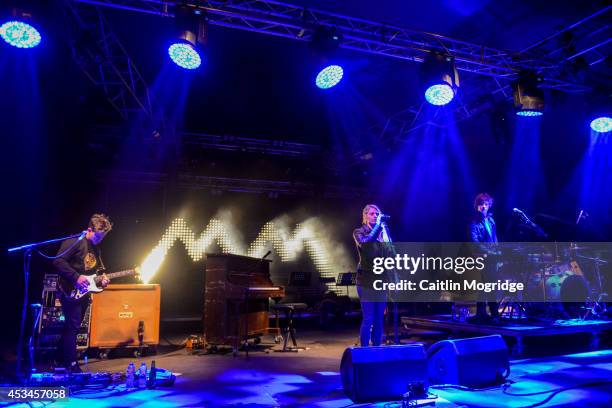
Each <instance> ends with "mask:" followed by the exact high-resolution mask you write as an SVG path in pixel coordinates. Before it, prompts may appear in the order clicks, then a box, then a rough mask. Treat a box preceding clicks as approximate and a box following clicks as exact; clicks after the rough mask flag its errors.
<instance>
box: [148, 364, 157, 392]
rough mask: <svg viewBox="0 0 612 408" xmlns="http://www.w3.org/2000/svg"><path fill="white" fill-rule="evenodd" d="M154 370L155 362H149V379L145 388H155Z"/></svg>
mask: <svg viewBox="0 0 612 408" xmlns="http://www.w3.org/2000/svg"><path fill="white" fill-rule="evenodd" d="M156 374H157V373H156V370H155V360H153V361H151V369H150V370H149V378H147V388H149V389H151V388H155V381H156V380H157V378H156V377H157V375H156Z"/></svg>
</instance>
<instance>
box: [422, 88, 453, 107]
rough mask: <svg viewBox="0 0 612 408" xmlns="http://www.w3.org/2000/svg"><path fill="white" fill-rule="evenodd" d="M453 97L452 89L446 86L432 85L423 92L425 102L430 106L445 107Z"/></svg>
mask: <svg viewBox="0 0 612 408" xmlns="http://www.w3.org/2000/svg"><path fill="white" fill-rule="evenodd" d="M454 97H455V93H454V92H453V88H451V87H450V85H447V84H437V85H432V86H430V87H429V88H427V90H426V91H425V100H426V101H427V102H429V103H431V104H432V105H437V106H440V105H446V104H447V103H449V102H450V101H452V100H453V98H454Z"/></svg>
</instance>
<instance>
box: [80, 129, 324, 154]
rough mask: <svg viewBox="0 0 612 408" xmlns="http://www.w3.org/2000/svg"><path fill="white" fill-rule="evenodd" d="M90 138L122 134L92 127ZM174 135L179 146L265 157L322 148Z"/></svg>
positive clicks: (147, 139) (149, 139) (151, 139)
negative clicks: (262, 155) (256, 154)
mask: <svg viewBox="0 0 612 408" xmlns="http://www.w3.org/2000/svg"><path fill="white" fill-rule="evenodd" d="M91 137H92V139H93V141H94V142H95V144H104V143H105V142H109V141H116V140H121V139H122V138H123V134H122V130H121V128H120V127H118V126H95V127H94V128H93V129H92V133H91ZM176 137H177V140H178V141H179V142H180V144H181V145H182V146H192V147H195V146H197V147H201V148H204V149H209V150H217V151H228V152H242V153H258V154H264V155H268V156H279V157H291V158H304V159H311V158H313V157H316V156H319V155H321V154H322V149H321V146H319V145H313V144H307V143H297V142H291V141H286V140H274V139H266V138H253V137H244V136H233V135H213V134H209V133H196V132H186V131H182V132H181V131H178V132H176ZM142 140H143V142H144V143H146V144H154V143H158V142H159V137H156V135H155V134H146V135H143V137H142Z"/></svg>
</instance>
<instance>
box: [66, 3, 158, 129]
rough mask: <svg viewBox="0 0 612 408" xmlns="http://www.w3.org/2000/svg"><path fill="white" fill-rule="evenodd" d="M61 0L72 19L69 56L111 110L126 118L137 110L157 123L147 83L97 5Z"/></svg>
mask: <svg viewBox="0 0 612 408" xmlns="http://www.w3.org/2000/svg"><path fill="white" fill-rule="evenodd" d="M77 3H78V2H74V1H72V0H67V1H64V5H65V12H66V13H65V14H66V15H67V17H68V19H69V21H70V22H71V23H73V24H72V25H71V26H72V29H73V35H72V36H71V38H70V46H71V49H72V56H73V59H74V60H75V61H76V63H77V65H78V66H79V68H80V69H81V70H82V71H83V73H84V74H85V76H87V78H89V80H90V81H91V82H92V83H93V84H94V85H96V86H98V87H99V88H101V89H102V90H103V92H104V94H105V96H106V98H107V100H108V101H109V103H110V104H111V105H112V106H113V108H115V110H116V111H117V112H118V113H119V115H121V117H122V118H123V119H124V120H126V119H127V118H128V117H129V116H130V115H131V114H134V113H141V114H144V115H145V116H146V117H148V118H149V119H152V120H153V121H154V122H156V123H154V126H156V127H160V126H161V125H162V122H163V113H162V112H161V108H160V107H159V106H157V105H156V104H155V103H154V101H153V98H152V96H151V95H150V92H149V88H148V85H147V83H146V81H145V80H144V78H143V76H142V75H141V74H140V72H139V71H138V69H137V67H136V65H135V63H134V61H133V60H132V58H131V57H130V56H129V55H128V53H127V51H126V50H125V48H124V47H123V45H122V44H121V42H120V41H119V39H118V38H117V36H116V35H115V34H114V33H113V31H112V29H111V27H110V26H109V23H108V21H107V19H106V18H105V17H104V15H103V14H102V13H101V12H100V11H99V10H98V8H97V7H83V6H82V5H79V4H77Z"/></svg>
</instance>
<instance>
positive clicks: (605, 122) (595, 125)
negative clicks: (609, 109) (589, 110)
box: [591, 116, 612, 133]
mask: <svg viewBox="0 0 612 408" xmlns="http://www.w3.org/2000/svg"><path fill="white" fill-rule="evenodd" d="M591 129H593V131H595V132H597V133H608V132H610V131H612V118H610V117H608V116H602V117H599V118H597V119H594V120H593V121H592V122H591Z"/></svg>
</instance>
